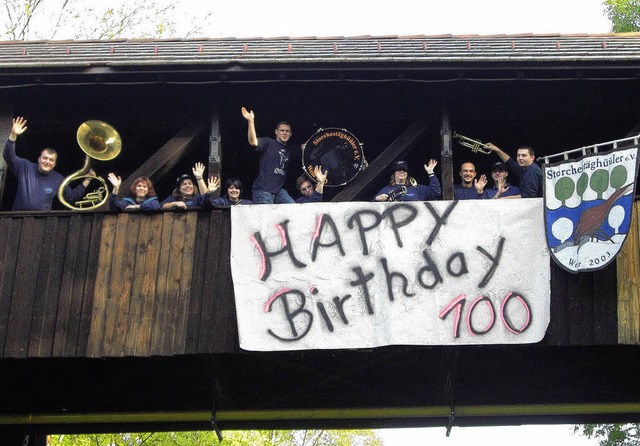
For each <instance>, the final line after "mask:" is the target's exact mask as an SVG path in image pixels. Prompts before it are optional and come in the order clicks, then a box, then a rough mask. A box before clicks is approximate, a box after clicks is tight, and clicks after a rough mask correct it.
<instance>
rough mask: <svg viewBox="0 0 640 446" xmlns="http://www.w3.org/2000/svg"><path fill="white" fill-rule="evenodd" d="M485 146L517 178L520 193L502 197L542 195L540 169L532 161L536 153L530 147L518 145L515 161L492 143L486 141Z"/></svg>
mask: <svg viewBox="0 0 640 446" xmlns="http://www.w3.org/2000/svg"><path fill="white" fill-rule="evenodd" d="M486 147H487V148H488V149H489V150H491V151H492V152H494V153H496V154H497V155H498V156H499V157H500V159H501V160H502V162H503V163H505V164H506V165H507V167H508V168H509V172H510V173H511V174H512V175H513V176H514V177H515V178H516V179H517V180H519V183H518V187H519V188H520V195H512V196H510V197H504V198H536V197H542V169H541V168H540V166H538V165H537V164H536V163H535V162H534V161H535V159H536V155H535V152H534V150H533V149H532V148H531V147H528V146H522V147H520V148H519V149H518V151H517V152H516V160H515V161H514V159H513V158H511V157H510V156H509V155H507V154H506V153H505V152H503V151H502V150H501V149H500V148H499V147H498V146H496V145H495V144H493V143H490V142H488V143H487V144H486Z"/></svg>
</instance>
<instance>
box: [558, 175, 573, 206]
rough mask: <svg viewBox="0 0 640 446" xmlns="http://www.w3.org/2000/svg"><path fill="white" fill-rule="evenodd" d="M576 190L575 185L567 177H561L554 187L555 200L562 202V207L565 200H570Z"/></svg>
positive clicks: (564, 204)
mask: <svg viewBox="0 0 640 446" xmlns="http://www.w3.org/2000/svg"><path fill="white" fill-rule="evenodd" d="M575 190H576V184H575V183H574V182H573V180H572V179H571V178H569V177H562V178H560V179H559V180H558V182H557V183H556V187H555V191H554V192H555V194H556V198H557V199H558V200H560V201H561V202H562V206H566V203H567V200H568V199H569V198H571V196H572V195H573V192H574V191H575Z"/></svg>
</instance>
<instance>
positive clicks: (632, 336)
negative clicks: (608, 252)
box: [617, 201, 640, 345]
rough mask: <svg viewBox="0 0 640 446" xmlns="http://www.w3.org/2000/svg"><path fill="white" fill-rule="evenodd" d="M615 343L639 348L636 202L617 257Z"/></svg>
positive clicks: (639, 219)
mask: <svg viewBox="0 0 640 446" xmlns="http://www.w3.org/2000/svg"><path fill="white" fill-rule="evenodd" d="M617 269H618V342H619V343H620V344H635V345H637V344H640V202H638V201H636V202H635V203H634V212H633V216H632V218H631V228H630V230H629V234H628V235H627V240H625V243H624V246H623V247H622V251H620V253H619V254H618V260H617Z"/></svg>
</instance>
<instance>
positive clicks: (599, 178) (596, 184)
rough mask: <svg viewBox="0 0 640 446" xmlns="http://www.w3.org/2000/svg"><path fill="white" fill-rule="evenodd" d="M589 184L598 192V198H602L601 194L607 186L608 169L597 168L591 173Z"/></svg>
mask: <svg viewBox="0 0 640 446" xmlns="http://www.w3.org/2000/svg"><path fill="white" fill-rule="evenodd" d="M589 186H591V189H593V191H594V192H596V193H597V194H598V200H601V199H602V194H604V192H605V191H606V190H607V189H608V188H609V171H608V170H605V169H598V170H596V171H595V172H593V173H592V174H591V179H590V180H589Z"/></svg>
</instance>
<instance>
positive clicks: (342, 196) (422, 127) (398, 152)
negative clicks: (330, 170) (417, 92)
mask: <svg viewBox="0 0 640 446" xmlns="http://www.w3.org/2000/svg"><path fill="white" fill-rule="evenodd" d="M433 125H434V121H433V119H430V118H429V117H428V115H426V114H425V115H420V116H419V117H418V118H417V119H416V120H415V121H414V122H413V124H411V125H410V126H409V127H408V128H407V129H406V130H405V131H404V132H402V133H401V134H400V135H399V136H398V137H397V138H396V139H395V140H394V141H393V142H392V143H391V144H390V145H389V146H388V147H387V148H386V149H385V150H384V151H383V152H382V153H380V155H378V156H377V157H376V159H374V160H373V161H372V162H371V163H370V164H369V166H368V167H367V168H366V169H365V170H363V171H362V172H360V174H358V176H357V177H356V178H355V179H354V180H353V181H352V182H351V183H349V184H348V185H347V186H346V187H345V188H344V189H343V190H342V191H340V192H339V193H338V194H336V196H335V197H333V199H332V200H331V201H352V200H354V199H355V198H356V197H357V196H358V195H359V194H361V193H362V192H363V190H365V189H366V188H367V186H368V185H369V184H370V183H371V182H373V181H375V180H376V178H377V177H378V176H379V175H380V174H382V173H384V172H385V170H386V168H387V167H388V166H389V164H391V163H392V162H393V161H395V160H397V159H398V158H401V157H404V156H405V155H406V154H407V153H409V151H410V150H411V149H412V148H413V147H414V146H415V145H416V144H417V143H418V141H419V139H420V137H421V136H422V135H423V134H424V133H425V132H426V131H427V130H429V129H430V128H431V127H433Z"/></svg>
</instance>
